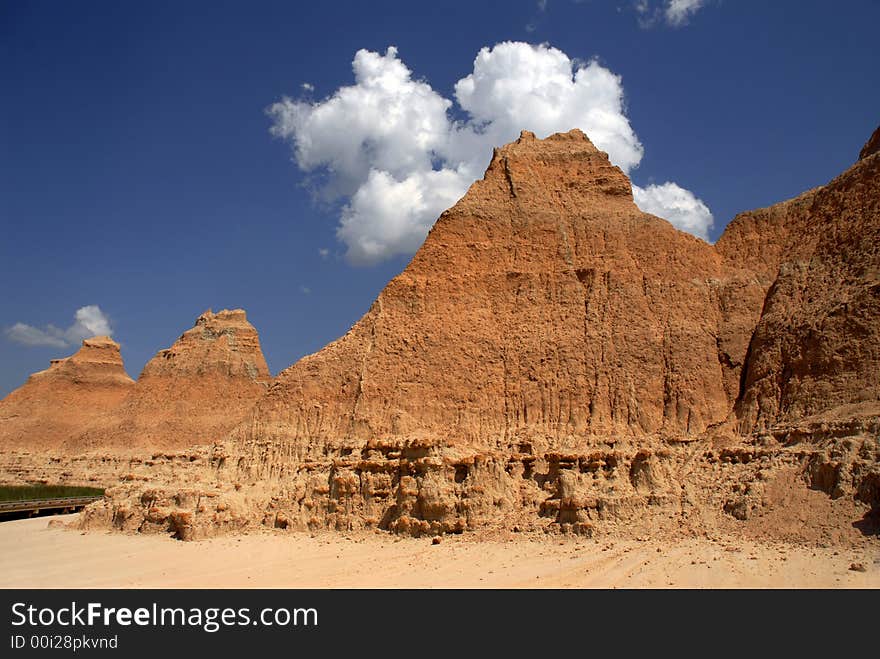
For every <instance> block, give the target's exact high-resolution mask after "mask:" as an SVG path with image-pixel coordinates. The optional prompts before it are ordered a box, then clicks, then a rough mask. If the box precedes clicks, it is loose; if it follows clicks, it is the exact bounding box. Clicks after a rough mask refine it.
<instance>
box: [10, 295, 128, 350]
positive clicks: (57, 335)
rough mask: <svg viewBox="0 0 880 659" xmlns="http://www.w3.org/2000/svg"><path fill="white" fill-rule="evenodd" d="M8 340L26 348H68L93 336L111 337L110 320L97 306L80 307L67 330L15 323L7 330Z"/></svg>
mask: <svg viewBox="0 0 880 659" xmlns="http://www.w3.org/2000/svg"><path fill="white" fill-rule="evenodd" d="M5 334H6V338H7V339H9V340H10V341H13V342H15V343H20V344H21V345H25V346H51V347H54V348H66V347H69V346H74V345H77V344H79V343H80V342H81V341H82V340H83V339H88V338H90V337H93V336H101V335H105V336H111V335H112V334H113V328H112V327H111V326H110V319H109V318H108V317H107V315H106V314H105V313H104V312H103V311H101V308H100V307H99V306H98V305H96V304H90V305H87V306H85V307H80V308H79V309H77V310H76V313H75V314H74V318H73V323H72V324H71V325H70V326H69V327H68V328H66V329H62V328H60V327H56V326H55V325H46V327H45V328H44V329H40V328H38V327H34V326H33V325H28V324H26V323H15V324H14V325H12V326H11V327H8V328H6V330H5Z"/></svg>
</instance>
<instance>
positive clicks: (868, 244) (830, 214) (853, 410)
mask: <svg viewBox="0 0 880 659" xmlns="http://www.w3.org/2000/svg"><path fill="white" fill-rule="evenodd" d="M877 135H878V134H877V133H876V132H875V134H874V136H873V137H872V138H871V141H870V142H869V143H868V144H867V145H866V146H865V148H864V149H863V150H862V154H861V159H860V160H859V161H858V162H857V163H856V164H855V165H853V166H852V167H851V168H850V169H848V170H847V171H846V172H844V173H843V174H841V175H840V176H838V177H837V178H835V179H834V180H833V181H831V182H830V183H829V184H828V185H826V186H825V187H823V188H820V189H818V190H816V191H814V192H813V193H812V194H811V196H810V199H809V203H808V205H807V206H805V208H804V209H803V213H802V216H801V218H800V221H799V222H798V226H797V231H796V232H792V240H791V241H790V243H789V244H790V247H789V249H788V251H787V253H786V254H785V258H784V259H782V260H781V264H780V267H779V272H778V276H777V277H776V279H775V281H774V282H773V285H772V287H771V288H770V290H769V292H768V294H767V297H766V299H765V301H764V305H763V312H762V314H761V318H760V321H759V322H758V323H757V327H756V329H755V332H754V335H753V337H752V339H751V346H750V349H749V353H750V358H749V363H748V367H747V369H746V373H745V377H744V381H743V392H742V397H741V399H740V401H739V403H738V405H737V416H738V417H739V419H740V430H741V431H742V432H744V433H748V432H751V431H753V430H760V429H766V428H771V427H773V426H775V425H778V424H790V423H796V422H798V421H799V420H800V419H803V418H807V417H812V416H815V415H822V414H824V415H829V416H830V417H831V418H840V417H849V416H853V415H863V414H873V415H876V414H878V413H880V405H878V400H880V154H878V152H877V145H876V142H877ZM872 144H873V147H872Z"/></svg>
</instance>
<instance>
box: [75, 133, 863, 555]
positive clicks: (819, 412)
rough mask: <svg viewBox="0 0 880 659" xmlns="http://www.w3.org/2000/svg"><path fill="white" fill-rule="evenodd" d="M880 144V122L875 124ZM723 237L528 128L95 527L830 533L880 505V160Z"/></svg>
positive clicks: (581, 145)
mask: <svg viewBox="0 0 880 659" xmlns="http://www.w3.org/2000/svg"><path fill="white" fill-rule="evenodd" d="M872 141H876V140H872ZM876 151H877V150H876V148H875V147H871V146H870V144H869V145H868V146H866V148H865V149H864V150H863V152H862V157H861V159H860V160H859V162H857V163H856V165H854V166H853V167H852V168H851V169H849V170H848V171H847V172H845V173H844V174H842V175H841V176H840V177H838V178H837V179H835V180H834V181H832V182H831V183H829V184H828V185H827V186H825V187H823V188H818V189H816V190H813V191H810V192H807V193H805V194H804V195H801V196H800V197H798V198H796V199H794V200H791V201H788V202H783V203H781V204H778V205H776V206H773V207H771V208H768V209H763V210H759V211H753V212H750V213H744V214H742V215H740V216H739V217H737V218H736V219H735V220H734V221H733V222H732V223H731V225H730V226H729V228H728V229H727V231H726V232H725V234H724V236H723V237H722V238H721V239H720V240H719V241H718V244H717V245H716V246H712V245H708V244H706V243H705V242H703V241H701V240H699V239H697V238H694V237H693V236H691V235H689V234H686V233H683V232H680V231H678V230H676V229H675V228H673V227H672V226H671V225H670V224H669V223H668V222H666V221H664V220H661V219H659V218H656V217H653V216H651V215H647V214H645V213H643V212H641V211H640V210H639V209H638V208H637V207H636V206H635V204H634V203H633V199H632V194H631V186H630V182H629V181H628V180H627V178H626V176H625V175H624V174H623V173H622V172H621V171H620V170H619V169H618V168H616V167H614V166H612V165H611V164H610V163H609V162H608V159H607V156H606V154H604V153H602V152H600V151H599V150H597V149H596V148H595V147H594V146H593V145H592V144H591V143H590V141H589V140H588V139H587V137H586V136H585V135H583V133H581V132H580V131H577V130H575V131H571V132H570V133H566V134H557V135H552V136H550V137H549V138H547V139H545V140H538V139H536V138H535V136H534V135H532V134H530V133H527V132H524V133H523V134H522V135H521V137H520V139H519V140H517V141H516V142H515V143H513V144H509V145H507V146H505V147H502V148H500V149H498V150H496V152H495V154H494V157H493V159H492V162H491V164H490V165H489V168H488V170H487V171H486V174H485V177H484V178H483V180H481V181H478V182H476V183H474V185H473V186H472V187H471V189H470V190H469V191H468V193H467V194H466V195H465V197H464V198H462V199H461V200H460V201H459V202H458V203H457V204H456V205H455V206H454V207H453V208H451V209H449V210H448V211H446V212H445V213H443V215H442V216H441V217H440V218H439V220H438V221H437V223H436V224H435V226H434V228H433V229H432V231H431V233H430V235H429V236H428V238H427V240H426V241H425V243H424V245H423V246H422V248H421V249H420V250H419V252H418V253H417V254H416V255H415V257H414V258H413V260H412V262H411V263H410V265H409V266H408V267H407V268H406V269H405V270H404V272H403V273H401V274H400V275H399V276H398V277H396V278H395V279H394V280H392V281H391V282H390V283H389V284H388V286H387V287H386V288H385V290H384V291H383V292H382V293H381V294H380V295H379V297H378V299H377V300H376V301H375V303H374V304H373V306H372V307H371V309H370V310H369V312H368V313H367V314H366V316H364V318H362V319H361V320H360V321H359V322H358V323H356V324H355V326H354V327H352V329H351V330H350V331H349V332H348V333H347V334H346V335H345V336H343V337H342V338H340V339H339V340H337V341H335V342H333V343H331V344H330V345H328V346H327V347H326V348H324V349H323V350H321V351H320V352H318V353H316V354H314V355H311V356H308V357H305V358H304V359H302V360H300V361H299V362H297V363H296V364H294V365H293V366H291V367H290V368H289V369H287V370H286V371H284V372H283V373H281V374H280V375H279V376H278V378H277V379H276V380H275V382H274V383H273V385H272V386H271V387H270V389H269V390H268V392H267V393H266V394H265V395H264V396H263V397H262V398H260V399H259V401H258V402H257V404H256V406H255V407H254V409H253V411H252V412H251V413H250V414H249V415H248V417H247V418H246V419H245V421H243V422H242V423H241V424H240V425H239V426H238V427H237V428H236V429H235V430H234V431H233V432H232V433H231V435H230V437H229V440H228V441H226V442H223V443H220V444H217V445H216V446H214V447H213V449H210V450H209V449H204V450H200V451H196V452H194V453H193V454H192V455H191V462H192V464H193V465H195V466H194V467H193V468H192V469H190V470H188V471H187V470H185V469H180V468H178V469H177V470H176V471H175V477H174V478H175V480H174V482H170V481H169V480H168V479H164V478H162V479H155V480H154V482H153V483H151V484H150V485H149V486H148V487H146V488H145V487H144V486H134V485H131V484H129V485H123V486H120V487H119V488H118V489H116V490H115V491H114V492H113V493H112V497H111V498H110V499H109V500H108V501H106V502H104V503H102V504H99V505H96V506H94V507H92V508H91V509H89V511H88V515H86V517H85V520H84V524H85V525H86V526H90V525H99V526H100V525H108V524H111V525H113V526H115V527H117V528H121V529H128V530H140V531H163V532H165V531H172V532H173V533H175V534H176V535H177V536H178V537H181V538H192V537H199V536H200V535H208V534H211V533H216V532H219V531H223V530H229V529H235V528H241V527H245V526H247V525H250V524H253V523H255V522H257V523H259V522H262V523H263V524H265V525H268V526H273V527H276V528H287V529H305V528H312V529H316V528H327V527H329V528H335V529H343V530H345V529H358V528H371V527H378V528H382V529H388V530H392V531H397V532H403V533H412V534H416V535H418V534H423V533H429V534H436V533H443V532H460V531H463V530H465V529H482V528H498V529H506V530H508V531H509V530H537V529H543V530H555V531H565V532H576V533H586V534H589V533H593V532H596V531H600V532H618V533H635V534H637V533H644V532H651V533H661V532H666V531H669V532H676V533H680V532H686V533H704V532H711V530H712V529H720V528H721V529H723V528H736V529H738V530H739V531H740V532H748V533H754V534H756V535H758V536H761V535H768V534H769V535H772V536H773V537H792V538H804V537H812V538H814V539H815V538H817V537H823V538H824V537H827V538H830V539H833V537H835V536H841V537H843V536H845V535H846V534H847V533H853V532H854V531H853V528H852V525H853V523H856V524H861V525H862V526H863V527H864V528H872V527H871V524H873V523H874V522H873V521H872V520H873V517H872V515H876V514H877V513H878V510H880V466H878V465H880V446H878V430H880V406H878V398H880V396H878V394H880V389H878V387H880V381H878V377H880V376H878V373H880V369H878V365H880V364H878V350H880V336H878V325H877V322H876V320H877V318H878V317H880V314H878V311H880V310H878V308H877V305H878V290H880V288H878V272H880V252H878V247H877V246H878V244H880V240H878V238H880V236H878V226H880V213H878V207H877V204H878V199H880V190H878V185H880V175H878V169H880V156H878V155H877V152H876Z"/></svg>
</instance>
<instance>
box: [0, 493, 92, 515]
mask: <svg viewBox="0 0 880 659" xmlns="http://www.w3.org/2000/svg"><path fill="white" fill-rule="evenodd" d="M103 498H104V497H103V496H92V497H59V498H57V499H30V500H28V501H0V514H2V513H20V512H28V511H31V512H35V513H38V512H40V511H41V510H58V509H59V508H61V509H63V508H81V507H83V506H87V505H89V504H90V503H94V502H95V501H100V500H101V499H103Z"/></svg>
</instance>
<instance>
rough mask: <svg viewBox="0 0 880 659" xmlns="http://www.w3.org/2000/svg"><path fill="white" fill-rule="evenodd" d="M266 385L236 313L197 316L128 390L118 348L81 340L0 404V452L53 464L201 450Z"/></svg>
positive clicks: (254, 342) (249, 333) (252, 334)
mask: <svg viewBox="0 0 880 659" xmlns="http://www.w3.org/2000/svg"><path fill="white" fill-rule="evenodd" d="M271 379H272V378H271V375H270V373H269V369H268V367H267V366H266V360H265V358H264V357H263V353H262V350H261V348H260V342H259V337H258V336H257V331H256V330H255V329H254V327H253V325H251V324H250V323H249V322H248V321H247V317H246V315H245V312H244V311H242V310H240V309H238V310H234V311H226V310H224V311H220V312H219V313H216V314H214V313H212V312H211V311H207V312H206V313H204V314H202V315H201V316H199V318H198V320H197V321H196V324H195V326H194V327H193V328H192V329H190V330H187V331H186V332H185V333H184V334H183V335H182V336H181V337H180V338H179V339H178V340H177V341H176V342H175V343H174V345H173V346H171V348H168V349H166V350H161V351H160V352H159V353H158V354H157V355H156V356H155V357H153V359H151V360H150V362H149V363H147V365H146V366H145V367H144V370H143V372H142V373H141V375H140V377H139V378H138V380H137V382H136V383H135V382H134V381H132V380H131V378H129V377H128V375H127V374H126V373H125V371H124V368H123V365H122V357H121V356H120V353H119V345H118V344H116V343H114V342H113V341H111V340H110V339H108V338H107V337H96V338H94V339H86V340H85V341H83V347H82V349H81V350H80V351H79V352H78V353H77V354H75V355H74V356H72V357H69V358H67V359H61V360H56V361H54V362H53V364H52V367H51V368H50V369H48V370H46V371H42V372H40V373H35V374H34V375H33V376H31V378H30V379H29V380H28V382H27V383H26V384H25V385H24V386H23V387H21V388H20V389H17V390H16V391H14V392H12V393H11V394H9V396H7V397H6V398H5V399H4V400H3V401H0V447H2V449H3V450H5V451H8V450H11V449H22V450H31V451H33V450H37V451H39V450H48V451H52V452H53V455H55V456H56V457H57V456H65V455H74V454H78V453H83V452H86V451H102V450H105V449H120V448H123V449H159V450H166V449H179V448H185V447H188V446H193V445H198V444H210V443H212V442H215V441H218V440H220V439H222V438H223V437H224V436H225V435H226V433H227V432H228V431H229V430H230V429H231V428H232V427H234V426H235V425H236V424H237V423H238V422H239V421H241V420H242V419H243V418H244V416H245V415H246V414H247V412H248V411H249V410H250V409H251V407H252V406H253V404H254V402H255V401H256V400H257V399H258V398H259V397H260V396H261V395H262V394H263V393H265V391H266V388H267V387H268V384H269V382H270V381H271Z"/></svg>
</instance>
